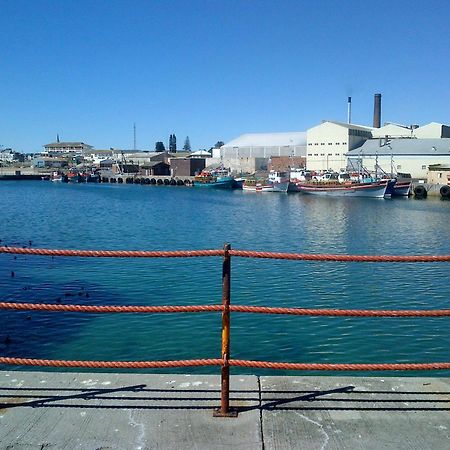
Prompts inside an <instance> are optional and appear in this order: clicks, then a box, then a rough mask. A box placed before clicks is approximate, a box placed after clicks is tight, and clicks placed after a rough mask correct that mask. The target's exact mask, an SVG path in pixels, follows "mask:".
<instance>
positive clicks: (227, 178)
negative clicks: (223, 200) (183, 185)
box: [193, 170, 234, 189]
mask: <svg viewBox="0 0 450 450" xmlns="http://www.w3.org/2000/svg"><path fill="white" fill-rule="evenodd" d="M233 182H234V178H233V177H232V176H231V175H229V174H228V173H221V172H217V171H209V170H203V171H202V172H201V173H200V174H199V175H197V176H196V177H195V178H194V182H193V184H194V187H204V188H213V189H231V188H232V187H233Z"/></svg>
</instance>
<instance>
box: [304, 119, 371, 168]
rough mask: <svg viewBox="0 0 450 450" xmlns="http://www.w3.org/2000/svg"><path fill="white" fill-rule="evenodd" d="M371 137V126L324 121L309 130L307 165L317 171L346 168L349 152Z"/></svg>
mask: <svg viewBox="0 0 450 450" xmlns="http://www.w3.org/2000/svg"><path fill="white" fill-rule="evenodd" d="M371 137H372V128H371V127H365V126H361V125H354V124H350V123H344V122H335V121H330V120H327V121H323V122H322V123H321V124H320V125H317V126H315V127H312V128H310V129H309V130H308V131H307V142H308V144H307V151H306V166H307V167H308V169H309V170H315V171H322V170H334V171H339V170H340V169H344V168H345V167H346V165H347V158H346V156H345V155H346V154H347V152H348V151H349V150H353V149H354V148H357V147H360V146H361V145H362V144H363V143H364V142H365V141H366V140H367V139H370V138H371Z"/></svg>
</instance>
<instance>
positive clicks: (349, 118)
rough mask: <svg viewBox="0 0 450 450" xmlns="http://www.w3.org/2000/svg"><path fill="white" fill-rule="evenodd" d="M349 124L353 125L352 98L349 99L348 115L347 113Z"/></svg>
mask: <svg viewBox="0 0 450 450" xmlns="http://www.w3.org/2000/svg"><path fill="white" fill-rule="evenodd" d="M347 121H348V123H352V98H351V97H349V98H348V113H347Z"/></svg>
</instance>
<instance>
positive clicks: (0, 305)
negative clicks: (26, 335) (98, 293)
mask: <svg viewBox="0 0 450 450" xmlns="http://www.w3.org/2000/svg"><path fill="white" fill-rule="evenodd" d="M0 309H15V310H22V311H23V310H25V311H65V312H88V313H182V312H207V311H219V312H220V311H222V309H223V307H222V305H189V306H111V305H110V306H90V305H53V304H48V303H13V302H0Z"/></svg>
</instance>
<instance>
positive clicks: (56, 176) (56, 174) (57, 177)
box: [50, 172, 63, 183]
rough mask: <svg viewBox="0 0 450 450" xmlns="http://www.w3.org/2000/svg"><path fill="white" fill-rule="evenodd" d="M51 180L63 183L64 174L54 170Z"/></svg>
mask: <svg viewBox="0 0 450 450" xmlns="http://www.w3.org/2000/svg"><path fill="white" fill-rule="evenodd" d="M50 181H54V182H56V183H61V182H62V181H63V175H62V174H61V173H59V172H53V173H52V175H51V177H50Z"/></svg>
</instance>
